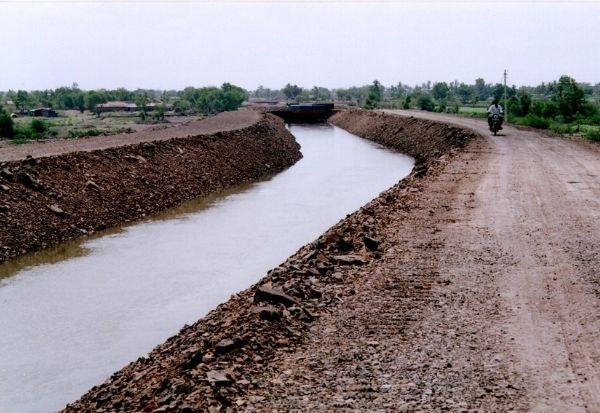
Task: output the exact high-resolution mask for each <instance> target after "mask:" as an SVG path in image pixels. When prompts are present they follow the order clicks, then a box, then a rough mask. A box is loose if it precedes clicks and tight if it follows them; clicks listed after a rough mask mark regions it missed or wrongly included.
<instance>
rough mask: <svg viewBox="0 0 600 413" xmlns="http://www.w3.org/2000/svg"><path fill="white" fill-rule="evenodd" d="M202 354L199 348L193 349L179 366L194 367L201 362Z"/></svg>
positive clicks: (188, 368)
mask: <svg viewBox="0 0 600 413" xmlns="http://www.w3.org/2000/svg"><path fill="white" fill-rule="evenodd" d="M203 356H204V354H202V351H201V350H198V351H195V352H194V353H193V354H192V356H191V357H190V358H189V359H188V360H187V361H186V362H184V363H183V364H182V365H181V368H182V369H183V370H191V369H193V368H194V367H196V366H197V365H198V364H200V363H201V362H202V357H203Z"/></svg>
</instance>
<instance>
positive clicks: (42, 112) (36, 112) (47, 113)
mask: <svg viewBox="0 0 600 413" xmlns="http://www.w3.org/2000/svg"><path fill="white" fill-rule="evenodd" d="M29 116H43V117H45V118H55V117H57V116H58V112H56V111H55V110H54V109H52V108H37V109H33V110H30V111H29Z"/></svg>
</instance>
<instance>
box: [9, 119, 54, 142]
mask: <svg viewBox="0 0 600 413" xmlns="http://www.w3.org/2000/svg"><path fill="white" fill-rule="evenodd" d="M56 135H57V132H56V131H55V130H53V129H51V128H50V127H49V126H48V124H47V123H46V122H44V121H43V120H41V119H32V120H31V122H29V124H22V125H17V126H16V127H15V132H14V136H13V140H14V141H15V143H22V142H25V141H28V140H32V139H41V138H48V137H55V136H56Z"/></svg>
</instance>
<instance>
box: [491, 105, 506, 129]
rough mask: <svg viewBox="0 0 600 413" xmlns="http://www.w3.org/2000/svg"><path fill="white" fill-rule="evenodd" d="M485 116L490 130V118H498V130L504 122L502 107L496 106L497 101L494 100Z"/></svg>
mask: <svg viewBox="0 0 600 413" xmlns="http://www.w3.org/2000/svg"><path fill="white" fill-rule="evenodd" d="M487 114H488V125H489V126H490V130H491V129H492V116H494V115H498V116H500V129H502V122H504V109H502V106H501V105H499V104H498V99H494V100H493V101H492V104H491V105H490V107H489V108H488V110H487Z"/></svg>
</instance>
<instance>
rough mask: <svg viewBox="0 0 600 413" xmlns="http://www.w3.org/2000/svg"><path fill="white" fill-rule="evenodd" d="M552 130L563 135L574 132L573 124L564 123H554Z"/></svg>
mask: <svg viewBox="0 0 600 413" xmlns="http://www.w3.org/2000/svg"><path fill="white" fill-rule="evenodd" d="M550 130H551V131H552V132H556V133H560V134H561V135H567V134H569V135H570V134H572V133H573V129H572V128H571V125H565V124H564V123H553V124H552V126H551V127H550Z"/></svg>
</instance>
